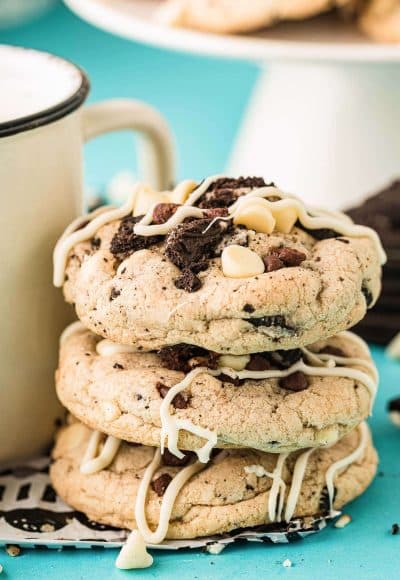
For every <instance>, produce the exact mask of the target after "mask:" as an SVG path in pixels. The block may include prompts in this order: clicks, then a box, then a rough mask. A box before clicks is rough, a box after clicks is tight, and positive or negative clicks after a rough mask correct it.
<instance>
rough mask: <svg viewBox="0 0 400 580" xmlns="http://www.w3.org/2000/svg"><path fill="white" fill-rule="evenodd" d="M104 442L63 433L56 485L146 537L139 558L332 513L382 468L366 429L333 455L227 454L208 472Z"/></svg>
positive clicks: (75, 427)
mask: <svg viewBox="0 0 400 580" xmlns="http://www.w3.org/2000/svg"><path fill="white" fill-rule="evenodd" d="M101 437H102V436H101V435H100V434H99V432H96V431H95V432H93V431H90V430H89V429H88V428H87V427H85V426H84V425H83V424H81V423H77V422H76V423H72V424H71V425H69V426H67V427H65V428H63V429H62V430H61V431H60V433H59V435H58V438H57V443H56V446H55V448H54V451H53V458H54V463H53V464H52V466H51V469H50V477H51V480H52V483H53V486H54V488H55V489H56V491H57V493H58V494H59V495H60V496H61V498H62V499H64V500H65V501H66V502H67V503H69V504H71V505H72V506H73V507H74V508H76V509H78V510H80V511H82V512H84V513H85V514H87V516H88V517H89V518H90V519H92V520H95V521H98V522H101V523H105V524H109V525H112V526H117V527H123V528H128V529H132V530H135V529H136V528H138V530H139V531H138V532H135V533H134V535H133V537H132V538H131V544H132V542H133V544H134V546H133V547H132V545H130V544H129V540H128V544H127V548H130V549H131V551H132V549H133V552H135V553H136V554H137V551H138V550H139V548H140V546H142V548H143V549H144V546H145V543H146V544H157V543H160V542H162V541H163V540H164V539H165V538H169V539H184V538H196V537H203V536H210V535H215V534H222V533H224V532H228V531H231V530H235V529H238V528H245V527H250V526H258V525H262V524H268V523H272V522H280V521H290V520H291V519H292V518H294V517H296V518H297V517H300V518H306V517H309V516H313V517H316V516H320V515H326V514H330V513H333V511H334V510H337V509H340V508H341V507H342V506H343V505H344V504H346V503H347V502H349V501H351V500H352V499H354V498H355V497H357V496H358V495H360V494H361V493H362V492H363V491H364V490H365V489H366V488H367V487H368V485H369V484H370V483H371V481H372V479H373V477H374V474H375V471H376V466H377V455H376V452H375V450H374V448H373V446H372V442H371V438H370V433H369V430H368V427H367V426H366V424H365V423H363V424H361V425H360V426H359V427H358V428H357V429H355V430H354V431H353V432H351V433H349V434H348V435H346V437H344V438H343V439H342V440H341V441H339V442H338V443H336V444H335V445H334V446H332V447H330V448H324V449H314V450H311V449H310V450H305V451H301V452H294V453H282V454H279V455H278V454H269V453H263V452H260V451H255V450H250V449H235V450H223V451H219V452H218V453H217V454H216V455H215V456H214V457H213V459H212V460H211V461H210V462H209V463H208V464H201V463H199V462H196V461H195V459H194V457H193V455H192V454H190V453H189V454H187V455H186V456H185V458H184V459H183V460H178V459H177V458H176V457H174V456H171V455H170V454H169V453H168V452H166V453H165V454H164V455H163V456H161V454H160V451H159V450H158V449H156V448H152V447H144V446H141V445H134V444H129V443H125V442H120V441H119V440H117V439H115V438H113V437H108V438H106V439H105V440H104V441H103V442H101ZM96 447H98V449H96ZM107 464H108V465H107ZM103 467H104V468H103ZM102 468H103V469H102ZM83 472H86V473H83ZM136 564H137V561H136ZM147 565H148V564H147Z"/></svg>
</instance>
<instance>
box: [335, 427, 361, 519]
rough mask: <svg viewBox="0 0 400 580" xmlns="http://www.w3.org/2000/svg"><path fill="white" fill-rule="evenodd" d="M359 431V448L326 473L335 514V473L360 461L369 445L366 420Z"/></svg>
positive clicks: (337, 462)
mask: <svg viewBox="0 0 400 580" xmlns="http://www.w3.org/2000/svg"><path fill="white" fill-rule="evenodd" d="M358 431H359V434H360V440H359V443H358V446H357V448H356V449H355V450H354V451H353V452H352V453H350V455H347V456H346V457H343V458H342V459H339V461H336V462H335V463H333V464H332V465H331V466H330V467H329V469H328V470H327V472H326V474H325V481H326V487H327V490H328V497H329V511H330V514H331V515H334V513H335V512H334V509H333V502H334V494H335V487H334V478H335V475H336V474H337V472H338V471H339V470H341V469H346V468H347V467H349V465H351V464H352V463H355V462H356V461H359V460H360V459H361V458H362V457H363V455H364V452H365V448H366V446H367V442H368V433H369V432H368V427H367V424H366V423H365V422H363V423H361V425H360V426H359V427H358Z"/></svg>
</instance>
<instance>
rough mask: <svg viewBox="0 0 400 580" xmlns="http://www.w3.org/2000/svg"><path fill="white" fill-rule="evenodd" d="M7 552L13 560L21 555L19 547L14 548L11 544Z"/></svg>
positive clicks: (7, 547)
mask: <svg viewBox="0 0 400 580" xmlns="http://www.w3.org/2000/svg"><path fill="white" fill-rule="evenodd" d="M6 552H7V554H8V555H9V556H11V558H15V557H16V556H19V555H20V553H21V548H20V547H19V546H14V545H11V544H10V545H8V546H6Z"/></svg>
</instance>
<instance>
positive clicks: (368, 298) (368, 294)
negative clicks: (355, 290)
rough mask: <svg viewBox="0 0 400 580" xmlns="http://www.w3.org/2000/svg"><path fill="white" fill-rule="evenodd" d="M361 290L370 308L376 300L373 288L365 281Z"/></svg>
mask: <svg viewBox="0 0 400 580" xmlns="http://www.w3.org/2000/svg"><path fill="white" fill-rule="evenodd" d="M361 292H362V293H363V296H364V298H365V302H366V305H367V308H369V307H370V306H371V304H372V302H373V301H374V297H373V295H372V292H371V290H370V289H369V288H368V286H367V285H366V284H365V283H363V285H362V286H361Z"/></svg>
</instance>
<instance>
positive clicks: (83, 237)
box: [54, 177, 385, 354]
mask: <svg viewBox="0 0 400 580" xmlns="http://www.w3.org/2000/svg"><path fill="white" fill-rule="evenodd" d="M160 200H161V202H160ZM158 202H160V203H158ZM149 206H150V207H149ZM143 213H145V215H144V217H141V215H142V214H143ZM138 214H139V215H138ZM384 261H385V254H384V252H383V249H382V247H381V245H380V241H379V238H378V237H377V235H376V234H375V232H374V231H373V230H371V229H369V228H366V227H361V226H356V225H353V224H352V223H351V222H350V221H349V218H347V217H345V216H344V215H343V214H339V213H337V212H325V211H317V210H314V209H312V208H308V209H307V208H306V207H305V206H304V205H303V204H302V203H301V202H300V201H299V200H298V199H296V198H294V197H292V196H288V195H285V194H283V193H282V192H281V191H280V190H278V189H277V188H276V187H275V186H273V185H269V186H267V185H265V182H264V180H263V179H261V178H240V179H230V178H221V177H211V178H208V179H206V180H204V181H203V182H202V183H201V184H200V185H196V184H194V183H193V182H183V183H182V184H180V185H179V186H177V188H176V189H175V190H174V191H173V192H161V193H157V192H154V191H151V190H150V189H149V188H148V187H145V186H143V185H141V184H139V185H138V186H137V188H136V190H135V192H134V193H133V195H132V198H131V199H130V200H129V201H128V202H127V203H126V204H125V206H123V207H122V208H120V209H117V210H115V209H112V210H107V209H104V208H103V210H101V212H100V213H96V214H94V215H89V216H85V217H83V218H81V220H78V221H77V222H75V223H74V224H72V225H71V226H70V227H69V228H68V230H67V231H66V233H65V234H64V235H63V236H62V238H61V239H60V241H59V242H58V244H57V246H56V249H55V253H54V264H55V278H54V279H55V283H56V285H58V286H61V285H63V286H64V294H65V297H66V299H67V301H68V302H71V303H73V304H75V308H76V312H77V314H78V317H79V318H80V319H81V320H82V322H83V323H84V324H85V326H87V327H88V328H90V329H91V330H92V331H93V332H95V333H96V334H98V335H101V336H103V337H104V338H109V339H110V340H113V341H115V342H118V343H122V344H129V345H132V346H134V347H135V348H136V349H137V350H154V349H158V348H162V347H164V346H168V345H174V344H179V343H187V344H195V345H197V346H201V347H203V348H206V349H208V350H213V351H216V352H220V353H232V354H246V353H252V352H253V353H255V352H262V351H267V350H277V349H291V348H296V347H298V346H301V345H307V344H311V343H312V342H315V341H316V340H320V339H323V338H326V337H329V336H332V335H333V334H335V333H337V332H340V331H341V330H344V329H346V328H349V327H351V326H353V325H354V324H356V323H357V322H358V321H359V320H360V319H361V318H362V317H363V316H364V315H365V312H366V310H367V308H369V307H371V306H372V305H373V304H374V303H375V301H376V299H377V297H378V295H379V292H380V276H381V265H380V264H381V263H382V262H384Z"/></svg>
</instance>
